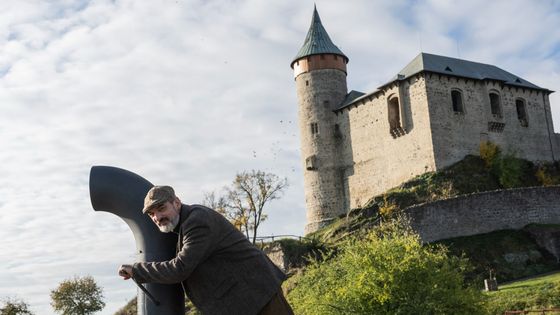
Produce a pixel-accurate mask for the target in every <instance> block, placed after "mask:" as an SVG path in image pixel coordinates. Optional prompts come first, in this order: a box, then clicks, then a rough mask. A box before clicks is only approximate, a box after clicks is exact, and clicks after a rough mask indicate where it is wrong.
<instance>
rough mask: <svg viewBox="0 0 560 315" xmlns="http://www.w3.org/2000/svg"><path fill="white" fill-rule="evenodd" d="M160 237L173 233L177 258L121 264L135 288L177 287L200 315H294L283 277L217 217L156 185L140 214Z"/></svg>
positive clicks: (213, 212) (281, 273) (245, 240)
mask: <svg viewBox="0 0 560 315" xmlns="http://www.w3.org/2000/svg"><path fill="white" fill-rule="evenodd" d="M142 212H143V213H145V214H147V215H148V216H149V217H150V218H151V219H152V221H153V222H154V223H155V224H156V225H157V227H158V228H159V230H160V231H161V232H163V233H169V232H173V233H177V234H178V236H179V237H178V242H177V256H176V257H175V258H174V259H171V260H169V261H164V262H140V263H135V264H133V265H122V266H121V267H120V268H119V275H120V276H122V277H123V278H124V279H125V280H128V279H130V278H131V277H133V278H134V279H135V280H137V281H138V282H140V283H145V282H153V283H164V284H171V283H179V282H181V284H182V286H183V290H184V291H185V294H186V295H187V296H188V297H189V299H190V300H191V301H192V302H193V304H194V305H195V306H196V307H197V308H198V309H199V310H200V311H201V312H202V313H203V314H217V315H223V314H229V315H251V314H255V315H257V314H258V315H272V314H274V315H276V314H277V315H284V314H286V315H293V311H292V309H291V307H290V305H289V304H288V302H287V301H286V299H285V298H284V295H283V294H282V288H281V287H280V285H281V284H282V281H284V280H285V279H286V275H284V273H283V272H282V271H281V270H280V269H278V267H276V266H275V265H274V264H273V263H272V262H271V261H270V260H269V259H268V257H266V255H265V254H264V253H263V252H262V251H261V250H259V249H258V248H256V247H255V246H254V245H253V244H251V243H250V242H249V241H248V240H247V238H246V237H245V236H244V235H243V234H242V233H241V232H240V231H239V230H237V229H236V228H235V227H234V226H233V225H232V224H231V223H230V222H228V221H227V220H226V219H225V218H224V217H223V216H222V215H220V214H219V213H217V212H215V211H214V210H212V209H210V208H207V207H204V206H200V205H185V204H182V203H181V200H179V198H177V196H175V191H174V190H173V188H171V187H170V186H155V187H153V188H152V189H150V191H148V193H147V195H146V198H145V199H144V209H142Z"/></svg>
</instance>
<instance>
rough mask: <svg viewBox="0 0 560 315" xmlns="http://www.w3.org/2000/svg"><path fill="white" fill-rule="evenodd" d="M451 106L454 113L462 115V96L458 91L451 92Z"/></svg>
mask: <svg viewBox="0 0 560 315" xmlns="http://www.w3.org/2000/svg"><path fill="white" fill-rule="evenodd" d="M451 104H452V106H453V112H454V113H464V112H465V110H464V108H463V95H462V93H461V91H460V90H451Z"/></svg>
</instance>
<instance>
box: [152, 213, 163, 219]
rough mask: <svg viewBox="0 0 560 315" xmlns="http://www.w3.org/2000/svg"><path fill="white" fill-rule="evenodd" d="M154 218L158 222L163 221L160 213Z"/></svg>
mask: <svg viewBox="0 0 560 315" xmlns="http://www.w3.org/2000/svg"><path fill="white" fill-rule="evenodd" d="M154 216H155V217H156V221H159V220H161V218H162V217H163V216H162V215H161V214H160V213H157V212H156V213H155V215H154Z"/></svg>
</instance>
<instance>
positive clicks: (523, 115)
mask: <svg viewBox="0 0 560 315" xmlns="http://www.w3.org/2000/svg"><path fill="white" fill-rule="evenodd" d="M515 109H516V110H517V119H519V123H520V124H521V126H522V127H529V121H528V120H527V107H526V106H525V101H524V100H523V99H520V98H518V99H516V100H515Z"/></svg>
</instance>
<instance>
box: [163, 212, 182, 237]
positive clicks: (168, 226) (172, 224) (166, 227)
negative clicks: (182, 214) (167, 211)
mask: <svg viewBox="0 0 560 315" xmlns="http://www.w3.org/2000/svg"><path fill="white" fill-rule="evenodd" d="M177 224H179V216H178V215H177V216H175V217H174V218H173V219H171V222H169V223H167V224H165V225H163V226H159V225H158V228H159V230H160V231H161V232H163V233H169V232H173V230H175V227H176V226H177Z"/></svg>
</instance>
